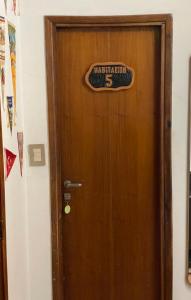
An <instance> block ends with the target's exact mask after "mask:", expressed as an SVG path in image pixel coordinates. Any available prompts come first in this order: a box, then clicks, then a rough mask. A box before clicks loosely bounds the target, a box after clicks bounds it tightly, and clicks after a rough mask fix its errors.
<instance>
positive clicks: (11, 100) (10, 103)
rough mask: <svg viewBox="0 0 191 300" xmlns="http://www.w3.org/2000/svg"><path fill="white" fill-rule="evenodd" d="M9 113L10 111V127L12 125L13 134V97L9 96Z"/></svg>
mask: <svg viewBox="0 0 191 300" xmlns="http://www.w3.org/2000/svg"><path fill="white" fill-rule="evenodd" d="M7 113H8V127H10V131H11V134H12V131H13V97H12V96H8V97H7Z"/></svg>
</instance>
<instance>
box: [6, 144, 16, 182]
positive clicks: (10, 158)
mask: <svg viewBox="0 0 191 300" xmlns="http://www.w3.org/2000/svg"><path fill="white" fill-rule="evenodd" d="M5 157H6V178H8V177H9V175H10V172H11V170H12V168H13V165H14V162H15V159H16V157H17V156H16V154H14V153H13V152H12V151H10V150H8V149H5Z"/></svg>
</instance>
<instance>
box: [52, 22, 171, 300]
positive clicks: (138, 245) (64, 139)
mask: <svg viewBox="0 0 191 300" xmlns="http://www.w3.org/2000/svg"><path fill="white" fill-rule="evenodd" d="M162 30H164V29H161V27H160V26H155V24H150V26H148V24H142V25H141V26H136V25H133V24H132V25H130V24H129V26H124V27H121V26H119V25H115V26H111V24H110V26H101V25H99V26H98V25H97V26H94V27H91V26H89V27H88V26H84V27H83V26H74V24H73V26H71V27H69V28H68V27H66V26H59V27H57V30H56V34H55V40H54V46H55V52H54V55H55V56H54V59H55V60H54V62H55V69H54V72H55V92H56V98H55V105H56V107H55V120H54V122H55V125H56V129H57V133H56V132H54V133H55V134H57V141H56V143H57V144H56V145H57V149H56V151H57V152H56V154H57V159H58V163H59V165H57V167H58V166H59V183H58V185H57V187H58V188H59V198H58V203H57V205H58V206H59V207H60V211H59V215H57V219H56V220H55V219H53V226H54V225H56V224H58V226H59V232H60V237H61V240H60V244H59V249H57V250H58V251H59V252H58V253H59V255H60V257H59V258H60V260H59V261H58V263H59V264H60V266H59V272H60V273H61V274H62V279H60V287H59V294H57V296H56V294H55V299H64V300H102V299H103V300H104V299H108V300H118V299H120V300H126V299H131V300H141V299H147V300H163V299H169V300H170V297H169V295H170V294H169V292H166V295H167V294H168V297H169V298H167V296H166V298H164V297H165V289H164V286H165V284H166V283H165V277H164V273H163V272H164V268H165V267H167V266H165V263H166V262H165V258H164V255H165V253H164V251H163V249H164V234H165V223H164V222H165V219H164V213H165V211H164V209H165V207H164V199H165V195H164V188H165V183H164V172H165V169H164V165H165V162H164V143H165V140H164V129H165V123H164V122H165V112H164V103H165V101H164V100H165V99H164V95H163V88H164V87H163V84H164V66H163V63H164V57H163V55H164V52H163V51H164V46H165V45H164V37H162ZM91 66H92V68H91ZM112 66H114V67H113V68H112ZM116 66H117V67H116ZM120 66H127V69H128V70H131V76H132V78H131V84H129V86H128V87H129V88H128V89H127V85H125V86H123V88H122V89H120V88H117V89H116V86H115V84H114V81H115V80H116V78H118V77H119V76H122V75H119V73H120V69H119V67H120ZM95 67H96V68H97V69H95ZM106 67H107V68H106ZM88 70H89V72H88ZM91 70H93V71H92V72H93V73H99V76H97V75H95V74H94V75H92V76H93V77H95V78H94V79H95V80H94V79H91V80H90V77H88V76H89V75H87V74H90V73H91ZM121 72H122V71H121ZM129 72H130V71H129ZM108 75H109V77H108ZM96 76H97V77H96ZM100 76H101V77H102V79H103V82H102V85H103V86H102V88H101V89H97V88H95V86H94V88H91V84H92V82H93V81H95V82H94V84H95V85H96V84H98V81H99V80H100ZM124 76H125V75H124ZM120 78H124V77H123V76H122V77H120ZM88 80H89V81H91V84H89V83H90V82H87V81H88ZM104 80H105V81H104ZM122 85H123V84H122ZM169 122H170V120H168V124H166V125H168V126H169V124H170V123H169ZM168 130H169V128H168ZM67 181H71V182H72V183H74V186H73V187H70V186H68V185H67V183H68V182H67ZM75 184H76V186H75ZM70 198H71V199H70ZM70 209H71V211H69V210H70ZM55 221H56V223H55V224H54V222H55ZM168 222H169V220H168ZM169 245H170V242H169ZM53 246H55V245H53ZM166 278H167V277H166ZM168 280H169V279H168ZM169 284H170V283H169ZM57 290H58V289H57ZM57 293H58V291H57ZM56 297H57V298H56Z"/></svg>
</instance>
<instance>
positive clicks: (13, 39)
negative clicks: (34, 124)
mask: <svg viewBox="0 0 191 300" xmlns="http://www.w3.org/2000/svg"><path fill="white" fill-rule="evenodd" d="M8 33H9V46H10V58H11V72H12V82H13V97H14V125H16V113H17V112H16V107H17V100H16V29H15V26H14V25H13V24H11V23H8Z"/></svg>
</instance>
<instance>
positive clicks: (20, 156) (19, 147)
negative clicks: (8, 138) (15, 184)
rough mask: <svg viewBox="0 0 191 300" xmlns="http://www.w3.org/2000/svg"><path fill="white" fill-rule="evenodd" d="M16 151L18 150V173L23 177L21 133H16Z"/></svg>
mask: <svg viewBox="0 0 191 300" xmlns="http://www.w3.org/2000/svg"><path fill="white" fill-rule="evenodd" d="M17 141H18V150H19V162H20V172H21V176H23V132H17Z"/></svg>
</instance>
